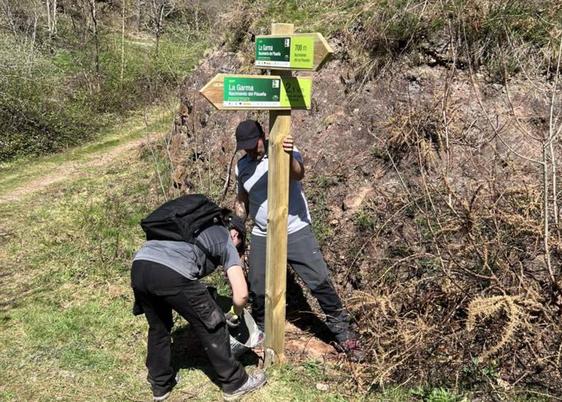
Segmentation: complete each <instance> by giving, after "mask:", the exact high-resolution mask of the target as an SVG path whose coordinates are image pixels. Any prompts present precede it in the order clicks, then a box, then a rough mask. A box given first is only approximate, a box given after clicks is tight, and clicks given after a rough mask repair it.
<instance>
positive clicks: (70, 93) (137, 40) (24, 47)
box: [0, 8, 208, 162]
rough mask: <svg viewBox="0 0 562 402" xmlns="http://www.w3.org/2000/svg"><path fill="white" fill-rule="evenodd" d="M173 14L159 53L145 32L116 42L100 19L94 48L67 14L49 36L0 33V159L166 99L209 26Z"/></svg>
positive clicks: (61, 141)
mask: <svg viewBox="0 0 562 402" xmlns="http://www.w3.org/2000/svg"><path fill="white" fill-rule="evenodd" d="M26 10H27V9H25V8H24V9H22V10H20V11H21V13H24V15H25V13H26V12H27V13H31V9H30V10H27V11H26ZM0 14H2V11H0ZM109 15H110V14H107V11H106V16H109ZM180 17H181V16H179V17H178V16H177V15H175V16H174V19H172V21H171V24H170V26H169V27H168V28H169V29H168V31H169V32H165V34H164V36H162V37H161V38H160V41H159V45H158V51H156V44H155V40H154V38H153V36H152V35H148V34H146V33H143V32H131V33H129V32H126V34H125V37H124V41H122V37H121V34H120V33H116V32H115V31H114V30H113V28H112V25H111V23H110V22H109V21H106V20H102V21H100V25H99V27H98V29H99V30H98V34H97V42H98V45H96V40H95V39H96V38H95V37H93V35H92V33H91V32H90V31H88V30H86V29H82V28H80V29H78V30H76V27H82V26H83V25H84V23H85V21H84V20H83V18H84V16H80V15H73V14H61V15H60V16H59V22H58V33H57V35H56V36H55V37H53V38H51V39H50V38H49V37H48V36H47V35H46V34H45V32H43V31H37V32H36V34H35V36H33V35H32V34H31V33H30V32H29V31H28V30H24V29H23V28H22V29H19V28H18V29H17V30H16V33H13V32H2V31H1V30H0V49H1V50H0V94H1V96H0V132H1V133H2V136H1V137H0V162H1V161H6V160H9V159H11V158H14V157H20V156H23V155H28V154H31V155H39V154H43V153H49V152H55V151H59V150H62V149H65V148H67V147H69V146H73V145H77V144H80V143H83V142H85V141H87V140H90V139H92V138H94V137H95V136H96V135H97V134H98V133H99V132H100V129H102V128H103V127H106V126H107V125H108V124H111V123H113V122H115V121H116V120H117V117H118V116H122V115H123V114H124V113H126V112H128V111H131V110H134V109H138V108H140V107H143V106H145V105H149V104H152V103H154V102H160V101H162V100H164V99H167V98H168V97H169V96H170V94H171V93H173V92H174V91H175V89H176V88H177V85H178V84H179V83H180V82H181V81H182V80H183V78H184V77H185V76H186V75H187V74H188V73H189V71H191V69H192V68H193V66H194V64H195V63H196V62H197V61H198V59H199V58H200V56H201V55H202V54H203V51H204V49H205V47H206V46H207V43H208V41H207V36H208V31H206V30H204V29H201V30H200V31H197V32H194V31H193V30H192V29H191V27H190V25H186V24H183V23H182V21H184V20H185V18H180ZM186 18H187V17H186ZM174 21H175V22H174ZM22 24H23V22H22ZM200 25H201V28H205V27H206V26H207V25H206V23H205V24H204V23H203V22H202V23H201V24H200ZM18 26H19V25H18ZM32 39H33V40H32ZM96 55H97V57H96ZM96 60H99V63H96Z"/></svg>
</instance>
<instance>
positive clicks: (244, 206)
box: [234, 188, 249, 221]
mask: <svg viewBox="0 0 562 402" xmlns="http://www.w3.org/2000/svg"><path fill="white" fill-rule="evenodd" d="M248 203H249V198H248V193H247V192H246V190H244V189H243V188H239V189H238V193H237V194H236V200H235V201H234V212H235V213H236V215H238V216H239V217H240V218H242V219H243V220H244V221H245V220H246V218H247V217H248Z"/></svg>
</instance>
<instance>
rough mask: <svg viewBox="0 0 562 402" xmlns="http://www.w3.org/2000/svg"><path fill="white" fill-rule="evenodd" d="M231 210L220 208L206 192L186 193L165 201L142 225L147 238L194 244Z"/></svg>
mask: <svg viewBox="0 0 562 402" xmlns="http://www.w3.org/2000/svg"><path fill="white" fill-rule="evenodd" d="M228 213H230V210H228V209H226V208H220V207H219V206H218V205H217V204H215V203H214V202H213V201H211V200H209V199H208V198H207V197H206V196H204V195H203V194H187V195H182V196H181V197H179V198H176V199H173V200H170V201H168V202H166V203H165V204H162V205H161V206H159V207H158V208H156V209H155V210H154V211H153V212H152V213H151V214H150V215H148V216H147V217H146V218H144V219H143V220H142V221H141V223H140V225H141V227H142V229H143V230H144V232H145V233H146V240H175V241H186V242H188V243H194V244H195V243H196V239H195V238H196V237H197V235H198V234H199V233H201V232H202V231H203V230H204V229H206V228H208V227H209V226H212V225H217V224H221V225H222V224H224V219H225V217H226V216H227V215H228ZM198 245H199V244H198ZM205 254H207V253H205Z"/></svg>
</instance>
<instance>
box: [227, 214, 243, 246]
mask: <svg viewBox="0 0 562 402" xmlns="http://www.w3.org/2000/svg"><path fill="white" fill-rule="evenodd" d="M226 220H227V223H226V227H227V228H228V231H229V232H230V238H231V239H232V243H234V246H235V247H236V249H237V250H238V253H240V254H243V253H244V250H245V249H246V225H245V224H244V221H243V220H242V218H240V217H239V216H236V215H234V214H230V215H229V216H228V217H227V218H226Z"/></svg>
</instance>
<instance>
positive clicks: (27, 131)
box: [0, 35, 99, 161]
mask: <svg viewBox="0 0 562 402" xmlns="http://www.w3.org/2000/svg"><path fill="white" fill-rule="evenodd" d="M0 49H2V50H1V51H0V77H1V78H0V93H1V94H2V96H0V132H1V133H2V136H1V137H0V161H3V160H7V159H9V158H12V157H14V156H18V155H22V154H40V153H44V152H53V151H57V150H60V149H62V148H64V147H67V146H70V145H74V144H77V143H79V142H81V141H84V140H86V139H89V138H91V136H92V133H93V132H94V131H95V130H96V129H97V128H99V123H96V122H95V120H94V119H84V116H83V108H82V107H80V106H81V105H79V104H77V103H73V102H69V101H68V99H65V97H64V94H63V93H62V92H63V88H61V85H60V82H61V77H62V75H61V71H60V70H59V69H57V67H56V66H55V65H54V64H53V62H52V61H51V60H49V58H47V57H45V56H43V55H42V54H41V53H40V52H39V51H38V50H37V49H36V48H35V47H34V46H32V45H31V46H30V45H28V44H26V43H25V42H23V41H20V40H19V39H18V38H16V37H13V36H8V35H6V36H1V37H0Z"/></svg>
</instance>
